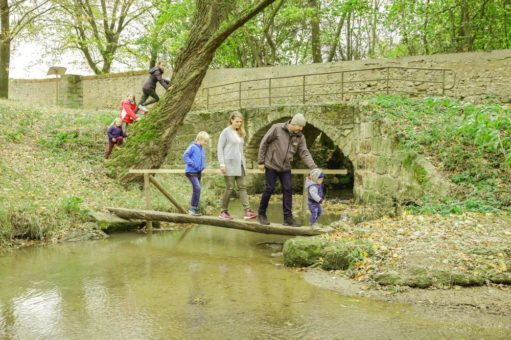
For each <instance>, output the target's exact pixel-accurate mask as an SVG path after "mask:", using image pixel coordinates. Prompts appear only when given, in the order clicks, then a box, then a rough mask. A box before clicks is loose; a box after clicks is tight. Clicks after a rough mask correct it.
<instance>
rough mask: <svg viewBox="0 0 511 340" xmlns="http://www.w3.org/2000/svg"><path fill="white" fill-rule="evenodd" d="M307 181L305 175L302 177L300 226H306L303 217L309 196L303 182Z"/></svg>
mask: <svg viewBox="0 0 511 340" xmlns="http://www.w3.org/2000/svg"><path fill="white" fill-rule="evenodd" d="M306 179H307V175H303V181H302V184H303V192H302V211H301V213H300V218H301V220H302V224H306V221H305V217H306V216H307V215H306V209H307V208H306V207H307V200H308V199H309V197H308V196H309V194H308V192H307V187H306V186H305V180H306Z"/></svg>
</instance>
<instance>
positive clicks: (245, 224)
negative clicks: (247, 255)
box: [107, 208, 333, 236]
mask: <svg viewBox="0 0 511 340" xmlns="http://www.w3.org/2000/svg"><path fill="white" fill-rule="evenodd" d="M107 209H108V211H110V212H111V213H113V214H115V215H117V216H119V217H120V218H123V219H126V220H146V221H163V222H172V223H193V224H206V225H211V226H217V227H224V228H231V229H239V230H247V231H252V232H256V233H263V234H277V235H293V236H314V235H320V234H324V233H328V232H331V231H333V229H332V228H330V227H327V228H314V229H313V228H311V227H289V226H283V225H277V224H273V223H272V224H270V225H262V224H259V223H257V222H249V221H245V220H239V219H233V220H222V219H220V218H218V217H213V216H191V215H185V214H178V213H167V212H161V211H154V210H139V209H125V208H107Z"/></svg>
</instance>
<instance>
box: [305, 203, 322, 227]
mask: <svg viewBox="0 0 511 340" xmlns="http://www.w3.org/2000/svg"><path fill="white" fill-rule="evenodd" d="M308 206H309V211H310V213H311V225H313V224H314V223H316V222H317V221H318V219H319V216H321V213H322V212H323V209H321V204H319V203H318V202H311V201H309V202H308Z"/></svg>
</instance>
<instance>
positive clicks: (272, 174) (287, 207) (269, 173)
mask: <svg viewBox="0 0 511 340" xmlns="http://www.w3.org/2000/svg"><path fill="white" fill-rule="evenodd" d="M264 175H265V178H266V186H265V188H264V192H263V195H262V197H261V203H259V215H263V216H266V209H267V208H268V202H270V198H271V195H272V194H273V193H274V192H275V183H276V181H277V178H278V179H279V181H280V185H281V186H282V210H283V211H284V218H286V217H290V216H293V211H292V207H293V195H292V188H291V170H288V171H283V172H279V171H275V170H272V169H269V168H265V172H264Z"/></svg>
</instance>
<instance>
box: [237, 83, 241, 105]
mask: <svg viewBox="0 0 511 340" xmlns="http://www.w3.org/2000/svg"><path fill="white" fill-rule="evenodd" d="M238 106H239V108H240V109H241V81H240V82H239V83H238Z"/></svg>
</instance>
